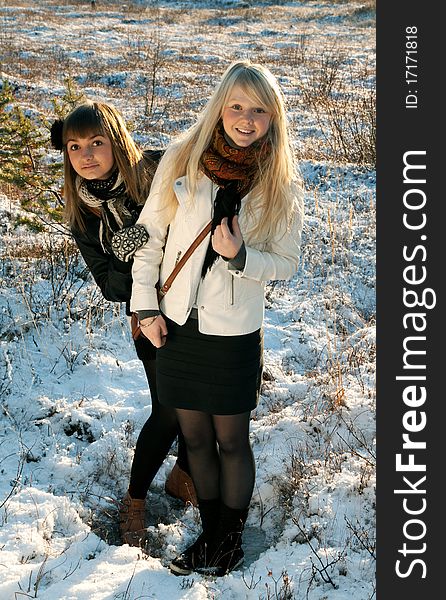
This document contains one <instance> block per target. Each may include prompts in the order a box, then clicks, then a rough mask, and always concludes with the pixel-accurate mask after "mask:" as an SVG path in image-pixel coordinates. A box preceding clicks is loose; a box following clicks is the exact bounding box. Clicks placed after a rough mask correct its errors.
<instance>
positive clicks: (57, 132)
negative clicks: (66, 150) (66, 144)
mask: <svg viewBox="0 0 446 600" xmlns="http://www.w3.org/2000/svg"><path fill="white" fill-rule="evenodd" d="M62 129H63V119H57V120H56V121H54V123H53V124H52V125H51V130H50V132H51V145H52V146H53V148H55V149H56V150H60V151H61V152H62V150H63V138H62Z"/></svg>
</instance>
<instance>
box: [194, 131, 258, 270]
mask: <svg viewBox="0 0 446 600" xmlns="http://www.w3.org/2000/svg"><path fill="white" fill-rule="evenodd" d="M268 151H269V144H268V143H267V142H266V141H265V140H259V141H256V142H254V143H253V144H251V145H250V146H248V147H247V148H234V147H233V146H231V145H230V144H229V143H228V142H227V140H226V138H225V135H224V129H223V124H222V123H221V121H220V122H219V123H218V124H217V126H216V128H215V131H214V135H213V137H212V140H211V143H210V144H209V146H208V148H207V149H206V150H205V151H204V152H203V155H202V157H201V161H200V170H201V171H202V172H203V173H204V174H205V175H206V176H207V177H209V179H211V181H213V182H214V183H216V184H217V185H218V186H219V189H218V191H217V195H216V197H215V201H214V213H213V217H212V229H211V234H213V233H214V231H215V228H216V227H217V225H220V223H221V220H222V219H223V217H228V226H229V229H230V231H231V233H232V218H233V216H234V215H238V213H239V211H240V206H241V199H242V197H243V196H245V195H246V194H247V193H248V192H249V190H250V189H251V187H252V185H253V182H254V179H255V176H256V174H257V170H258V164H259V161H261V160H262V159H264V158H265V157H266V156H267V154H268ZM218 256H219V254H217V252H215V250H214V249H213V248H212V242H211V241H209V246H208V248H207V251H206V257H205V259H204V264H203V268H202V272H201V275H202V277H204V276H205V275H206V273H207V272H208V270H209V269H211V267H212V265H213V264H214V262H215V261H216V260H217V258H218Z"/></svg>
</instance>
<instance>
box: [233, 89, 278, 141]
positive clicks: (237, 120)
mask: <svg viewBox="0 0 446 600" xmlns="http://www.w3.org/2000/svg"><path fill="white" fill-rule="evenodd" d="M222 118H223V128H224V130H225V133H226V135H227V136H229V138H230V139H231V140H232V141H233V142H234V144H235V145H236V146H239V147H241V148H247V147H248V146H250V145H251V144H252V143H253V142H255V141H256V140H259V139H260V138H261V137H263V136H264V135H265V134H266V132H267V131H268V128H269V124H270V121H271V113H270V112H268V110H267V109H266V107H264V106H261V105H258V104H256V103H255V102H254V101H253V100H252V99H251V98H250V97H249V96H248V95H247V94H246V92H244V91H243V89H242V88H241V86H239V85H234V87H233V88H232V91H231V93H230V95H229V98H228V101H227V102H226V104H225V106H224V108H223V114H222Z"/></svg>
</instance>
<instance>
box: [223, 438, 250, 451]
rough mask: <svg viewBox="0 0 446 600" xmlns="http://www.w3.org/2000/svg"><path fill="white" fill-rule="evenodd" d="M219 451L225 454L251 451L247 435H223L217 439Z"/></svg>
mask: <svg viewBox="0 0 446 600" xmlns="http://www.w3.org/2000/svg"><path fill="white" fill-rule="evenodd" d="M217 441H218V448H219V450H220V452H222V453H223V454H226V455H229V454H231V455H236V454H245V453H246V452H248V453H249V452H251V445H250V443H249V438H248V437H246V438H245V437H242V438H240V437H238V436H235V435H229V436H223V437H219V438H218V439H217Z"/></svg>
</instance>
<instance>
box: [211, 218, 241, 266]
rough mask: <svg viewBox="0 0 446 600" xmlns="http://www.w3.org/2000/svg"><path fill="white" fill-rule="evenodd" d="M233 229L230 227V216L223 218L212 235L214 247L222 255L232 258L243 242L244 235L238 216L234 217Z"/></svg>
mask: <svg viewBox="0 0 446 600" xmlns="http://www.w3.org/2000/svg"><path fill="white" fill-rule="evenodd" d="M232 231H233V233H231V230H230V229H229V225H228V217H224V218H223V219H222V220H221V223H220V225H217V227H216V228H215V231H214V233H213V235H212V247H213V249H214V250H215V252H218V254H220V256H223V257H224V258H227V259H228V260H231V259H232V258H235V257H236V256H237V254H238V251H239V250H240V248H241V247H242V244H243V236H242V232H241V231H240V227H239V224H238V216H237V215H235V216H234V217H233V218H232Z"/></svg>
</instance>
